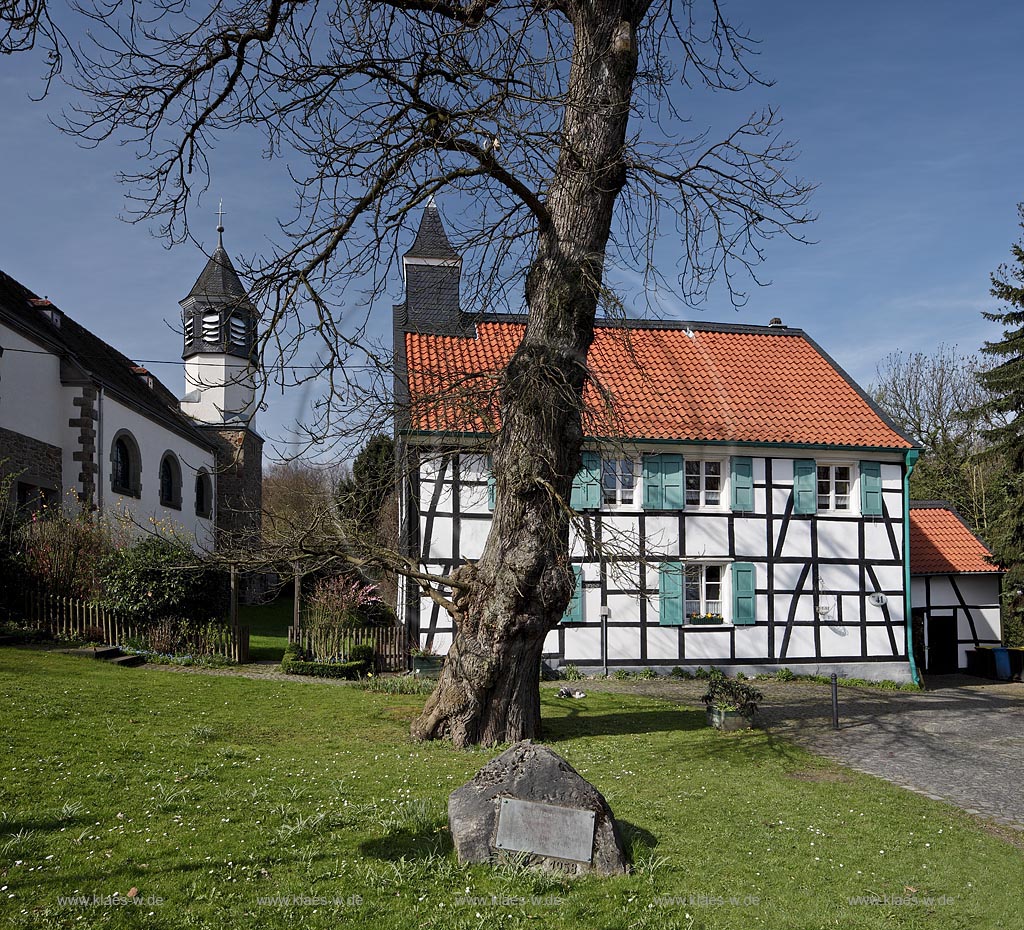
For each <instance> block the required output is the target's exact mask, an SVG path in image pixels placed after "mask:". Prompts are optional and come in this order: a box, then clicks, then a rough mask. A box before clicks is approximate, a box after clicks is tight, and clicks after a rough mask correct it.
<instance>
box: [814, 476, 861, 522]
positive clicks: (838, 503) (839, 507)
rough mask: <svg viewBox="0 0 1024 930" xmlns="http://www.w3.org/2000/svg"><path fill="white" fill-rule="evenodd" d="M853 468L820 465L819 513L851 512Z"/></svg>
mask: <svg viewBox="0 0 1024 930" xmlns="http://www.w3.org/2000/svg"><path fill="white" fill-rule="evenodd" d="M852 489H853V466H851V465H818V512H819V513H821V512H822V511H830V510H831V511H840V512H842V511H848V510H850V496H851V492H852Z"/></svg>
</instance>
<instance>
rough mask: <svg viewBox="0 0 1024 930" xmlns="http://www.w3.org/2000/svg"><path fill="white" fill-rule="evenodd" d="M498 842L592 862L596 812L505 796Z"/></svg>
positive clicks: (500, 846) (504, 846)
mask: <svg viewBox="0 0 1024 930" xmlns="http://www.w3.org/2000/svg"><path fill="white" fill-rule="evenodd" d="M494 845H495V846H497V847H498V849H507V850H510V851H514V852H526V853H533V854H534V855H536V856H547V857H549V858H551V859H568V860H571V861H573V862H590V859H591V856H592V855H593V849H594V812H593V811H585V810H578V809H576V808H573V807H559V806H557V805H554V804H539V803H537V802H536V801H520V800H518V799H517V798H502V799H501V804H500V805H499V808H498V836H497V839H496V840H495V842H494Z"/></svg>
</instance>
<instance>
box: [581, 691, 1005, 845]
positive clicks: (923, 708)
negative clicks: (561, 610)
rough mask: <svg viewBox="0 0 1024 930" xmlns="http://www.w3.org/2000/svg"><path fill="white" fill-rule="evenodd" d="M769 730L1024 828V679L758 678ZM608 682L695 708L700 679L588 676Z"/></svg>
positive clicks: (906, 785)
mask: <svg viewBox="0 0 1024 930" xmlns="http://www.w3.org/2000/svg"><path fill="white" fill-rule="evenodd" d="M756 685H757V687H759V688H760V689H761V690H762V691H764V693H765V702H764V705H763V719H764V721H765V723H766V725H767V727H768V728H769V730H770V731H771V732H775V733H778V734H780V735H782V736H786V737H788V738H790V739H792V740H794V741H796V742H798V743H800V744H801V745H803V746H805V747H807V748H808V749H810V750H811V751H813V752H816V753H820V754H822V755H825V756H828V757H830V758H832V759H835V760H837V761H839V762H842V763H844V764H845V765H849V766H850V767H851V768H854V769H857V770H859V771H862V772H868V773H869V774H871V775H878V776H880V777H882V778H885V779H887V780H888V781H891V782H895V783H896V784H898V785H902V786H904V787H906V788H910V789H912V790H914V791H918V792H921V793H923V794H926V795H928V796H929V797H932V798H936V799H940V800H943V801H948V802H949V803H951V804H955V805H957V806H958V807H961V808H963V809H964V810H966V811H968V812H969V813H980V814H982V815H984V816H987V817H992V818H993V819H994V820H997V821H999V822H1000V823H1004V824H1008V825H1010V826H1013V827H1015V828H1017V829H1018V830H1024V685H1022V684H1016V683H1015V684H1008V683H999V684H996V683H993V682H986V681H984V680H982V679H978V678H967V677H964V676H946V677H945V678H936V679H932V680H931V681H930V682H929V688H930V690H928V691H925V692H911V691H882V690H880V689H878V688H844V687H841V688H840V689H839V708H840V711H839V713H840V719H839V723H840V728H839V729H838V730H833V729H832V705H831V698H830V693H829V687H828V685H817V684H807V683H803V682H773V681H764V682H756ZM583 686H584V688H585V689H586V690H609V691H621V692H624V693H634V694H645V695H649V696H650V697H657V698H662V699H664V700H671V701H678V702H680V703H686V704H692V705H696V706H699V698H700V695H701V694H702V693H703V691H704V683H703V682H699V681H676V680H667V681H666V680H660V681H649V682H648V681H636V682H633V681H625V682H620V681H614V680H610V681H588V682H585V683H583Z"/></svg>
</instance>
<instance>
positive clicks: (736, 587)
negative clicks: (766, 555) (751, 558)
mask: <svg viewBox="0 0 1024 930" xmlns="http://www.w3.org/2000/svg"><path fill="white" fill-rule="evenodd" d="M754 578H755V575H754V566H753V565H752V564H751V563H750V562H733V563H732V622H733V623H734V624H737V625H742V624H751V623H754V621H755V613H756V611H755V607H756V604H757V601H756V597H755V590H756V589H755V586H754Z"/></svg>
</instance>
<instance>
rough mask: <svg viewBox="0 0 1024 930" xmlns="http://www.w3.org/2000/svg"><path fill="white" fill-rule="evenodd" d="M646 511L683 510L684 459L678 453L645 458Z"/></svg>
mask: <svg viewBox="0 0 1024 930" xmlns="http://www.w3.org/2000/svg"><path fill="white" fill-rule="evenodd" d="M643 477H644V509H645V510H681V509H682V506H683V457H682V456H681V455H679V454H678V453H676V452H665V453H661V454H659V455H645V456H644V476H643Z"/></svg>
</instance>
